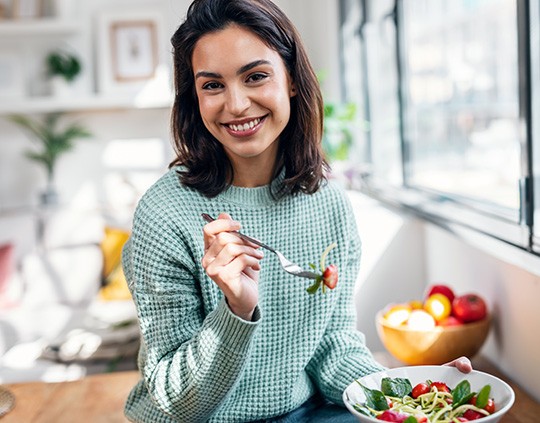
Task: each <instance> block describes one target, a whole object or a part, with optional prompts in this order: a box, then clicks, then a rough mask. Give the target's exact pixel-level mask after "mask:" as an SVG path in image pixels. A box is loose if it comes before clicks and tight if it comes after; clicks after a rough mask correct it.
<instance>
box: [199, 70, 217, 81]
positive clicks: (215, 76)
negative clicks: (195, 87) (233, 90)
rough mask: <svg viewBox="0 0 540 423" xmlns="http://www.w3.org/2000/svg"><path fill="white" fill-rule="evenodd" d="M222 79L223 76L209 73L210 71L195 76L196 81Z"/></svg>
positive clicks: (200, 72)
mask: <svg viewBox="0 0 540 423" xmlns="http://www.w3.org/2000/svg"><path fill="white" fill-rule="evenodd" d="M203 77H204V78H216V79H219V78H221V75H220V74H219V73H215V72H208V71H199V72H197V73H196V74H195V79H197V78H203Z"/></svg>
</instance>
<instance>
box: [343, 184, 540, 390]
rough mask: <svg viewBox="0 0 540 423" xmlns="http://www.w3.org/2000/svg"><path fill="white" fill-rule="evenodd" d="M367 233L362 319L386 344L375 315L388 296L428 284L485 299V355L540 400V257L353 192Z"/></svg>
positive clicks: (370, 341)
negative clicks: (489, 318)
mask: <svg viewBox="0 0 540 423" xmlns="http://www.w3.org/2000/svg"><path fill="white" fill-rule="evenodd" d="M351 200H352V201H353V205H354V206H355V213H356V217H357V221H358V227H359V232H360V235H361V237H362V239H363V242H362V245H363V251H364V253H363V257H362V268H361V271H360V275H359V279H358V283H357V292H356V305H357V311H358V320H357V326H358V328H359V330H361V331H362V332H363V333H364V334H365V335H366V342H367V345H368V346H369V347H370V349H371V350H372V351H374V352H377V351H384V347H383V346H382V344H381V342H380V340H379V337H378V335H377V332H376V330H375V322H374V315H375V313H376V312H377V311H379V310H381V309H382V308H383V307H384V306H385V305H387V304H388V303H391V302H405V301H408V300H411V299H420V298H422V294H423V292H424V290H425V287H426V286H427V285H428V284H430V283H436V282H441V283H446V284H449V285H450V286H452V287H453V288H454V290H455V291H456V293H458V294H465V293H469V292H476V293H479V294H481V295H482V296H483V297H484V298H485V299H486V301H487V303H488V306H489V308H490V310H491V312H492V314H493V327H492V330H491V332H490V335H489V336H488V339H487V341H486V343H485V344H484V346H483V348H482V350H481V354H483V355H485V356H486V357H488V358H489V359H490V360H491V361H492V362H493V363H494V364H496V365H497V366H498V367H499V368H500V370H501V371H502V372H503V373H505V374H506V375H508V376H509V377H510V378H512V379H513V380H514V381H515V382H516V383H518V384H519V385H520V386H521V387H522V388H523V389H524V390H525V391H527V392H528V393H529V394H531V395H532V396H533V397H534V398H536V400H538V401H540V358H539V355H538V351H539V350H540V330H538V322H540V307H538V299H539V298H540V258H538V257H535V256H533V255H531V254H528V253H527V252H524V251H521V250H519V249H516V248H514V247H512V246H509V245H507V244H504V243H502V242H500V241H497V240H495V239H492V238H489V237H487V236H485V235H481V234H478V233H475V232H472V231H470V230H465V229H463V228H454V229H453V231H454V232H450V231H449V230H446V229H442V228H439V227H437V226H435V225H433V224H431V223H427V222H421V221H418V220H416V219H414V218H413V217H411V216H410V214H402V213H399V212H396V211H395V210H394V209H392V210H390V209H388V208H386V207H384V206H382V205H381V204H378V203H376V202H375V201H374V200H371V199H366V198H364V197H363V196H362V195H361V194H358V193H352V194H351Z"/></svg>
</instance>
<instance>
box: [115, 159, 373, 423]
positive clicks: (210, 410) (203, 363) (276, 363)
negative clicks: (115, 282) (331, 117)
mask: <svg viewBox="0 0 540 423" xmlns="http://www.w3.org/2000/svg"><path fill="white" fill-rule="evenodd" d="M274 183H279V180H276V181H274ZM203 212H206V213H209V214H211V215H213V216H217V215H218V214H219V213H220V212H227V213H229V214H230V215H231V216H232V217H233V218H234V219H235V220H238V221H239V222H241V224H242V231H243V232H245V233H246V234H249V235H251V236H253V237H255V238H258V239H261V240H263V241H265V242H266V243H268V244H269V245H272V246H274V247H275V248H277V249H278V250H280V251H282V252H283V253H284V254H285V255H286V256H287V257H288V258H289V259H291V260H292V261H295V262H297V263H299V264H300V265H301V266H306V267H307V266H308V265H309V263H312V262H315V263H317V264H318V260H319V258H320V256H321V253H322V252H323V250H324V249H325V248H326V247H327V246H328V245H329V244H330V243H332V242H337V244H338V246H337V248H335V249H334V250H332V252H331V253H330V255H329V257H328V259H327V263H334V264H336V265H337V266H338V269H339V282H338V285H337V287H336V288H335V289H334V290H333V291H327V293H326V294H322V292H320V291H319V292H318V293H317V294H316V295H310V294H308V293H307V292H306V288H307V287H308V286H309V284H310V283H311V281H310V280H307V279H301V278H297V277H294V276H292V275H289V274H288V273H286V272H285V271H283V270H282V268H281V267H280V266H279V262H278V260H277V258H276V257H275V256H274V255H273V254H272V253H270V252H265V253H266V254H265V257H264V258H263V259H262V260H261V267H262V268H261V271H260V275H259V305H258V307H257V309H256V310H255V314H254V318H253V321H250V322H248V321H244V320H242V319H241V318H239V317H237V316H235V315H234V314H233V313H232V312H231V311H230V310H229V308H228V306H227V305H226V302H225V301H224V297H223V294H222V293H221V291H220V290H219V289H218V287H217V286H216V285H215V283H214V282H213V281H212V280H211V279H210V278H209V277H208V276H207V275H206V274H205V272H204V269H203V267H202V265H201V258H202V256H203V248H204V246H203V236H202V227H203V226H204V224H205V222H204V221H203V219H202V218H201V213H203ZM359 262H360V241H359V238H358V235H357V229H356V225H355V221H354V217H353V213H352V210H351V207H350V204H349V203H348V201H347V197H346V196H345V194H344V192H343V191H342V190H341V189H340V188H339V187H337V185H334V184H333V183H332V182H330V183H328V184H327V185H325V186H324V187H323V188H321V189H320V190H319V191H318V192H317V193H315V194H313V195H305V194H300V195H297V196H289V197H286V198H283V199H281V200H279V201H275V200H274V199H273V198H272V196H271V195H270V193H269V189H268V187H260V188H239V187H230V188H229V189H228V190H227V191H225V192H223V193H222V194H220V195H218V196H217V197H215V198H213V199H208V198H206V197H204V196H203V195H201V194H200V193H198V192H197V191H195V190H192V189H188V188H186V187H183V186H181V184H180V183H179V178H178V175H177V174H176V169H171V170H170V171H169V172H168V173H167V174H165V175H164V176H163V177H162V178H161V179H160V180H159V181H158V182H156V184H155V185H154V186H153V187H151V188H150V189H149V190H148V192H147V193H146V194H145V195H144V196H143V198H142V199H141V201H140V203H139V205H138V207H137V210H136V213H135V217H134V222H133V233H132V236H131V238H130V240H129V242H128V243H127V244H126V246H125V248H124V255H123V264H124V271H125V274H126V277H127V280H128V283H129V286H130V289H131V292H132V295H133V298H134V301H135V304H136V306H137V311H138V317H139V321H140V328H141V333H142V346H141V351H140V355H139V366H140V370H141V373H142V380H141V381H140V382H139V383H138V384H137V385H136V386H135V387H134V388H133V390H132V391H131V394H130V395H129V398H128V400H127V404H126V410H125V411H126V415H127V417H128V418H129V419H130V420H132V421H135V422H148V423H159V422H173V421H180V422H186V423H195V422H204V421H209V422H226V423H232V422H249V421H253V420H258V419H270V418H272V417H273V416H278V415H282V414H284V413H287V412H289V411H291V410H293V409H295V408H297V407H299V406H300V405H301V404H302V403H303V402H304V401H306V400H307V399H308V398H309V397H310V396H312V395H313V394H314V393H315V392H316V391H319V392H321V393H322V394H323V395H324V396H325V397H326V398H327V399H329V400H331V401H333V402H336V403H341V404H342V398H341V396H342V393H343V390H344V389H345V388H346V387H347V386H348V385H349V384H350V383H351V382H352V381H353V380H354V379H355V378H357V377H359V376H362V375H365V374H368V373H372V372H376V371H379V370H382V369H383V367H382V366H381V365H380V364H378V363H377V362H375V361H374V359H373V357H372V355H371V353H370V352H369V350H368V349H367V348H366V346H365V344H364V337H363V335H362V334H361V333H359V332H357V331H356V330H355V312H354V303H353V288H354V283H355V280H356V276H357V272H358V268H359Z"/></svg>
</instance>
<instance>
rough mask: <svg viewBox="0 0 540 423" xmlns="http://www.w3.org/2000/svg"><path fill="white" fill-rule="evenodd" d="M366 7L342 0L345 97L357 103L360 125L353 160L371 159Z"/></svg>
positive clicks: (354, 129)
mask: <svg viewBox="0 0 540 423" xmlns="http://www.w3.org/2000/svg"><path fill="white" fill-rule="evenodd" d="M363 19H364V16H363V10H362V5H361V2H360V1H359V0H341V22H340V36H341V40H340V41H341V65H342V78H343V80H342V84H343V89H342V91H343V99H344V101H345V102H347V103H353V104H355V105H356V111H357V113H356V119H357V121H358V122H357V124H356V125H353V126H352V128H351V131H352V132H353V136H354V144H353V146H352V148H351V151H350V152H349V161H350V162H351V163H362V162H364V163H365V162H370V161H371V152H370V149H369V143H368V130H369V109H368V107H367V101H366V90H365V85H364V84H365V78H366V72H365V65H366V63H365V55H364V53H365V45H364V44H363V43H362V37H361V34H360V24H361V22H362V21H363Z"/></svg>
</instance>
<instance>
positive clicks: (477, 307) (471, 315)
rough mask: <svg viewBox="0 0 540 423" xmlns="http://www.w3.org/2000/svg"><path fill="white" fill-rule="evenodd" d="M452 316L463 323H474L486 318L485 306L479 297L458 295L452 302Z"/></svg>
mask: <svg viewBox="0 0 540 423" xmlns="http://www.w3.org/2000/svg"><path fill="white" fill-rule="evenodd" d="M452 315H453V316H454V317H457V318H458V319H459V320H461V321H462V322H463V323H467V322H476V321H477V320H482V319H483V318H485V317H486V316H487V305H486V302H485V301H484V299H483V298H482V297H480V296H479V295H476V294H465V295H460V296H459V297H456V298H455V299H454V301H453V302H452Z"/></svg>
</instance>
